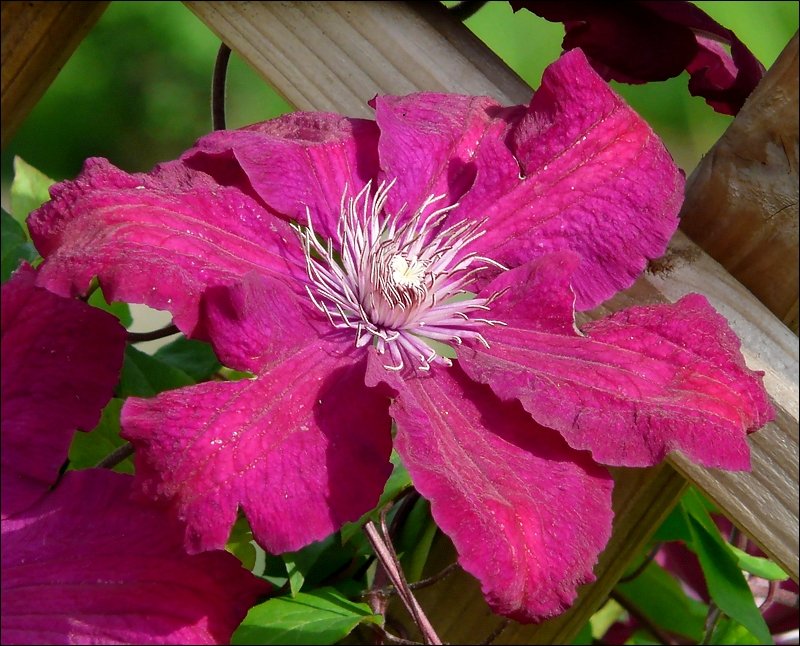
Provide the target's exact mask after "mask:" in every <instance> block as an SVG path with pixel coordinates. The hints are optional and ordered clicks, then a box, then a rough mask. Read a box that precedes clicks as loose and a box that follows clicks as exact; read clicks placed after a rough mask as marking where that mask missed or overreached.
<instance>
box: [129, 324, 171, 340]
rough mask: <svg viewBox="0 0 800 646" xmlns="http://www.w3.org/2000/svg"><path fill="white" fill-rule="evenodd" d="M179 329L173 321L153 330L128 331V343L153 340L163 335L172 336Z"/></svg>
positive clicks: (161, 337)
mask: <svg viewBox="0 0 800 646" xmlns="http://www.w3.org/2000/svg"><path fill="white" fill-rule="evenodd" d="M178 332H180V330H179V329H178V328H177V327H176V326H175V324H174V323H170V324H169V325H167V326H166V327H162V328H161V329H160V330H153V331H151V332H128V337H127V340H128V343H143V342H145V341H155V340H156V339H163V338H164V337H165V336H172V335H173V334H177V333H178Z"/></svg>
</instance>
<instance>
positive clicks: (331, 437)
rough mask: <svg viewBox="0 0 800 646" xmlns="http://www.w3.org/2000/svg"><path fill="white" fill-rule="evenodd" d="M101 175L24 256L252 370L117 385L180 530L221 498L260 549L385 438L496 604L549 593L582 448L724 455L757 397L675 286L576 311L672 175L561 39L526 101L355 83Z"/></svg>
mask: <svg viewBox="0 0 800 646" xmlns="http://www.w3.org/2000/svg"><path fill="white" fill-rule="evenodd" d="M372 105H373V107H374V109H375V120H374V121H372V120H364V119H348V118H345V117H342V116H339V115H335V114H330V113H302V112H301V113H294V114H289V115H285V116H283V117H280V118H278V119H275V120H272V121H267V122H264V123H259V124H255V125H253V126H248V127H246V128H242V129H240V130H236V131H219V132H215V133H212V134H209V135H208V136H206V137H203V138H202V139H201V140H199V141H198V142H197V144H196V145H195V146H194V147H193V148H192V149H191V150H189V151H187V152H186V153H185V154H184V155H183V156H182V157H181V159H180V160H177V161H173V162H169V163H166V164H163V165H160V166H158V167H156V169H154V170H153V171H152V172H151V173H147V174H135V175H130V174H127V173H124V172H123V171H120V170H118V169H116V168H114V167H113V166H112V165H111V164H109V163H108V162H107V161H105V160H102V159H91V160H88V161H87V163H86V165H85V167H84V170H83V172H82V174H81V176H80V177H78V178H77V179H76V180H74V181H70V182H64V183H62V184H60V185H58V186H56V187H54V188H53V189H52V196H53V199H52V201H51V202H49V203H47V204H45V205H44V206H43V207H42V208H41V209H39V210H38V211H37V212H35V213H34V214H33V215H32V216H31V218H30V220H29V227H30V230H31V231H32V234H33V236H34V241H35V243H36V245H37V247H38V249H39V250H40V251H41V252H42V254H43V255H44V256H45V257H46V261H45V262H44V264H43V266H42V269H41V274H40V278H39V279H40V282H41V284H43V285H47V286H48V288H50V289H53V290H56V291H58V292H59V293H64V294H75V293H82V292H83V291H84V290H85V289H86V286H87V285H88V283H89V281H90V280H91V278H92V277H93V276H98V277H99V281H100V283H101V284H102V286H103V289H104V291H105V293H106V296H107V298H109V299H115V300H129V301H135V302H145V303H147V304H148V305H150V306H152V307H155V308H161V309H168V310H169V311H171V312H172V314H173V317H174V320H175V322H176V324H177V325H178V326H179V327H180V329H181V330H183V331H184V332H185V333H186V334H188V335H190V336H194V337H197V338H203V339H207V340H209V341H210V342H211V343H212V344H213V345H214V348H215V350H216V352H217V354H218V356H219V358H220V360H221V361H222V362H223V363H224V364H225V365H228V366H230V367H232V368H236V369H237V370H244V371H248V372H250V373H252V374H253V375H254V378H252V379H244V380H241V381H235V382H225V383H220V382H209V383H204V384H199V385H196V386H192V387H188V388H181V389H178V390H173V391H169V392H165V393H162V394H160V395H159V396H157V397H155V398H152V399H135V398H131V399H129V400H128V402H127V404H126V405H125V408H124V410H123V415H122V424H123V427H124V434H125V436H126V437H127V438H129V439H130V440H131V441H132V442H133V443H134V445H135V447H136V467H137V474H138V475H139V476H140V477H141V478H142V486H141V488H142V491H143V492H144V493H145V494H147V495H149V496H152V497H154V498H166V499H169V500H171V501H172V502H173V504H174V505H175V508H176V509H177V510H178V512H179V514H180V516H181V518H182V519H183V520H184V521H185V522H186V525H187V533H186V541H187V545H188V546H189V547H190V549H192V550H194V551H202V550H207V549H212V548H215V547H219V546H220V545H222V544H224V542H225V540H226V538H227V536H228V533H229V531H230V527H231V525H232V523H233V521H234V519H235V517H236V513H237V509H241V510H243V512H244V513H245V514H246V516H247V518H248V519H249V521H250V524H251V527H252V529H253V535H254V537H255V538H256V540H257V541H258V542H259V543H260V544H261V545H262V546H263V547H264V548H265V549H267V550H268V551H270V552H276V553H279V552H283V551H287V550H296V549H299V548H300V547H302V546H304V545H306V544H308V543H309V542H311V541H314V540H318V539H321V538H322V537H324V536H326V535H327V534H329V533H331V532H333V531H335V530H336V529H338V528H339V527H340V526H341V525H342V524H343V523H344V522H346V521H352V520H355V519H357V518H359V517H360V516H361V515H362V514H363V513H365V512H366V511H368V510H369V509H371V508H372V507H373V506H374V505H375V504H376V502H377V500H378V497H379V494H380V493H381V490H382V488H383V485H384V483H385V480H386V478H387V476H388V475H389V471H390V464H389V454H390V450H391V447H392V442H393V438H392V431H391V425H392V420H394V423H395V424H396V429H397V430H396V435H395V437H394V446H395V447H396V448H397V451H398V452H399V454H400V455H401V457H402V459H403V462H404V464H405V466H406V467H407V469H408V471H409V473H410V474H411V477H412V480H413V482H414V485H415V486H416V488H417V489H418V490H419V492H420V493H421V494H422V495H423V496H425V497H426V498H428V499H429V500H430V502H431V508H432V513H433V516H434V518H435V520H436V522H437V523H438V524H439V526H440V527H441V529H442V530H443V531H444V532H445V533H447V534H448V535H449V536H450V537H451V538H452V539H453V541H454V543H455V545H456V548H457V550H458V552H459V559H460V563H461V565H462V566H463V567H464V568H465V569H466V570H468V571H469V572H471V573H473V574H474V575H475V576H476V577H478V579H480V581H481V583H482V586H483V591H484V594H485V596H486V598H487V600H488V601H489V603H490V604H491V605H492V607H493V608H494V609H495V610H496V611H497V612H500V613H502V614H505V615H507V616H510V617H513V618H515V619H518V620H521V621H536V620H540V619H542V618H544V617H548V616H551V615H553V614H555V613H558V612H560V611H562V610H563V609H565V608H566V607H567V606H568V605H569V604H570V603H571V602H572V601H573V600H574V598H575V589H576V587H577V586H578V585H580V584H581V583H584V582H587V581H591V580H592V579H593V574H592V567H593V565H594V563H595V562H596V559H597V555H598V553H599V552H600V550H601V549H602V548H603V546H604V545H605V543H606V541H607V539H608V536H609V533H610V529H611V518H612V511H611V489H612V481H611V479H610V477H609V475H608V473H607V471H606V470H605V469H604V467H603V466H601V465H600V464H598V463H603V464H610V465H629V466H646V465H652V464H655V463H656V462H658V461H660V460H662V459H663V458H664V456H665V455H666V454H667V453H668V452H670V451H682V452H684V453H686V454H687V455H689V456H690V457H692V458H693V459H694V460H696V461H698V462H699V463H701V464H704V465H707V466H713V467H717V468H729V469H745V468H747V467H748V464H749V454H748V447H747V443H746V439H745V436H746V434H747V433H748V432H750V431H753V430H755V429H757V428H758V427H760V426H761V425H762V424H764V423H765V421H767V420H768V419H769V417H770V415H771V414H772V411H771V408H770V405H769V403H768V401H767V398H766V395H765V392H764V390H763V387H762V385H761V380H760V376H759V375H758V374H756V373H753V372H751V371H749V370H748V369H747V367H746V366H745V364H744V362H743V360H742V357H741V355H740V353H739V343H738V340H737V339H736V337H735V336H734V335H733V333H732V332H731V331H730V329H729V328H728V327H727V325H726V323H725V321H724V319H723V318H722V317H721V316H720V315H718V314H717V313H715V312H714V310H713V309H712V308H711V307H710V306H709V304H708V303H707V301H706V300H705V299H704V298H703V297H702V296H698V295H694V296H688V297H686V298H684V299H683V300H681V301H680V302H679V303H676V304H674V305H655V306H652V307H638V308H632V309H631V310H627V311H624V312H621V313H619V314H616V315H613V316H611V317H609V318H607V319H605V320H603V321H599V322H597V323H593V324H591V325H589V326H586V327H585V328H584V329H583V330H581V331H579V330H578V329H576V327H575V325H574V313H575V307H576V306H577V308H579V309H589V308H592V307H594V306H595V305H597V304H598V303H600V302H602V301H603V300H605V299H606V298H608V297H610V296H612V295H613V294H614V293H616V292H617V291H619V290H620V289H623V288H625V287H627V286H629V285H630V284H631V283H632V282H633V281H634V280H635V278H636V277H637V276H638V274H639V273H640V272H641V271H642V270H643V268H644V267H645V265H646V262H647V260H648V259H649V258H654V257H657V256H659V255H661V254H662V253H663V252H664V249H665V247H666V244H667V241H668V240H669V237H670V236H671V234H672V233H673V231H674V229H675V227H676V226H677V219H676V217H677V212H678V209H679V207H680V203H681V196H682V190H683V177H682V175H681V173H680V172H679V171H678V170H677V168H676V167H675V165H674V164H673V162H672V160H671V158H670V156H669V154H668V153H667V151H666V150H665V149H664V147H663V145H662V144H661V142H660V141H659V140H658V139H657V137H656V136H655V135H654V134H653V132H652V131H651V129H650V128H649V127H648V126H647V124H646V123H644V122H643V121H642V120H641V119H640V118H639V117H638V116H637V115H636V114H634V113H633V111H632V110H631V109H630V108H629V107H627V106H626V105H625V104H624V102H623V101H622V100H621V99H620V98H619V97H618V96H617V95H616V94H615V93H613V92H612V91H611V90H610V89H609V87H608V86H607V85H606V83H605V82H604V81H603V80H602V79H601V78H600V77H599V76H597V74H596V73H595V72H594V71H593V70H592V69H591V67H590V66H589V64H588V63H587V61H586V59H585V57H584V56H583V54H582V53H581V52H580V51H577V50H576V51H573V52H570V53H567V54H566V55H564V56H563V57H562V58H561V59H560V60H559V61H557V62H555V63H554V64H553V65H551V66H550V67H549V68H548V70H547V71H546V72H545V75H544V77H543V80H542V85H541V87H540V88H539V90H538V91H537V92H536V93H535V94H534V96H533V99H532V101H531V103H530V105H528V106H512V107H509V108H507V107H503V106H501V105H499V104H497V103H496V102H495V101H493V100H492V99H490V98H488V97H470V96H459V95H449V94H432V93H421V94H413V95H409V96H405V97H397V96H378V97H376V98H375V99H374V101H372Z"/></svg>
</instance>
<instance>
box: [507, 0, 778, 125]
mask: <svg viewBox="0 0 800 646" xmlns="http://www.w3.org/2000/svg"><path fill="white" fill-rule="evenodd" d="M509 2H510V4H511V7H512V8H513V9H514V11H519V10H520V9H527V10H528V11H530V12H532V13H535V14H536V15H537V16H541V17H542V18H545V19H546V20H549V21H551V22H563V23H564V29H565V30H566V35H565V36H564V42H563V47H564V50H570V49H573V48H576V47H580V48H581V49H582V50H583V51H584V52H585V53H586V55H587V57H588V58H589V60H590V61H591V63H592V66H593V67H594V68H595V70H597V72H598V73H599V74H600V75H601V76H602V77H603V78H605V79H606V80H612V79H613V80H615V81H620V82H622V83H647V82H649V81H665V80H666V79H669V78H673V77H675V76H678V75H679V74H680V73H681V72H683V71H684V70H686V71H687V72H688V73H689V77H690V78H689V92H690V93H691V94H692V96H700V97H703V98H704V99H705V100H706V103H708V105H710V106H711V107H712V108H714V110H716V111H717V112H721V113H722V114H736V113H737V112H739V110H740V109H741V107H742V105H744V101H745V99H746V98H747V97H748V96H750V93H751V92H752V91H753V90H754V89H755V87H756V85H758V82H759V81H760V80H761V77H762V76H763V75H764V66H763V65H761V63H759V62H758V59H757V58H756V57H755V56H754V55H753V54H752V52H750V50H749V49H747V46H746V45H745V44H744V43H742V41H741V40H739V39H738V38H737V37H736V34H734V33H733V32H732V31H731V30H730V29H727V28H725V27H723V26H722V25H720V24H719V23H718V22H716V21H715V20H713V19H712V18H711V17H710V16H709V15H708V14H707V13H705V12H704V11H702V10H701V9H698V8H697V7H696V6H694V5H693V4H692V3H691V2H683V1H675V0H670V1H669V2H664V1H658V0H656V1H652V2H648V1H641V2H591V1H589V2H573V1H571V0H570V1H566V2H534V1H532V0H509ZM726 46H727V47H728V48H729V49H730V53H728V50H727V49H726Z"/></svg>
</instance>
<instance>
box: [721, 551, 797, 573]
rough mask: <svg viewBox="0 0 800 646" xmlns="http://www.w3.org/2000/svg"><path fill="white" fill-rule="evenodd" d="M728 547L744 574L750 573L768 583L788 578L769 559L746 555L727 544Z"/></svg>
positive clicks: (778, 566) (779, 567)
mask: <svg viewBox="0 0 800 646" xmlns="http://www.w3.org/2000/svg"><path fill="white" fill-rule="evenodd" d="M728 547H729V548H730V549H731V551H733V554H734V556H736V558H737V562H738V564H739V568H740V569H742V570H744V571H745V572H750V574H755V575H756V576H760V577H761V578H762V579H767V580H769V581H785V580H786V579H788V578H789V575H788V574H786V572H784V571H783V570H782V569H781V566H780V565H778V564H777V563H773V562H772V561H770V560H769V559H766V558H763V557H760V556H753V555H752V554H748V553H747V552H745V551H744V550H740V549H739V548H738V547H736V546H735V545H730V544H729V545H728Z"/></svg>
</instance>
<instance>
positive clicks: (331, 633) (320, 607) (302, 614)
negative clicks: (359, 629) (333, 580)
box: [231, 588, 383, 645]
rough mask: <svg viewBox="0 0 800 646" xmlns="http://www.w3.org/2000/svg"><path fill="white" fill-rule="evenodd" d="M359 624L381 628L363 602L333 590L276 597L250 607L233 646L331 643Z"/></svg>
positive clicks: (378, 619) (377, 620)
mask: <svg viewBox="0 0 800 646" xmlns="http://www.w3.org/2000/svg"><path fill="white" fill-rule="evenodd" d="M360 623H374V624H377V625H382V623H383V618H382V617H380V616H377V615H374V614H372V611H371V610H370V608H369V606H368V605H367V604H365V603H354V602H352V601H350V600H349V599H347V597H345V596H343V595H342V594H341V593H340V592H339V591H338V590H336V589H335V588H318V589H317V590H314V592H312V593H307V592H298V593H297V594H296V595H295V596H294V597H277V598H274V599H270V600H269V601H266V602H265V603H262V604H260V605H258V606H255V607H253V608H252V609H251V610H250V612H249V613H248V614H247V617H246V618H245V620H244V621H243V622H242V625H241V626H239V628H238V630H237V631H236V632H235V633H234V634H233V638H232V640H231V643H233V644H308V645H313V644H334V643H336V642H337V641H339V640H340V639H343V638H344V637H346V636H347V635H349V634H350V632H351V631H352V630H353V628H355V627H356V626H357V625H358V624H360Z"/></svg>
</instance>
